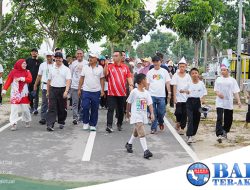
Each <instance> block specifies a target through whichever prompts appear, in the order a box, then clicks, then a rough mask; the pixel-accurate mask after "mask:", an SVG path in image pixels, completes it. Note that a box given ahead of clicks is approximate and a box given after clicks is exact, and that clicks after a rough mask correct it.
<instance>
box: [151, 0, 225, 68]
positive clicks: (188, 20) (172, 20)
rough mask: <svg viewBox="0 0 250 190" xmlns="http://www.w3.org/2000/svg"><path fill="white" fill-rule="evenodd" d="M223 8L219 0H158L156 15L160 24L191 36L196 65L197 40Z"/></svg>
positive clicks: (186, 36) (183, 35)
mask: <svg viewBox="0 0 250 190" xmlns="http://www.w3.org/2000/svg"><path fill="white" fill-rule="evenodd" d="M222 8H223V4H222V2H221V0H169V1H168V2H167V3H165V1H164V0H160V1H159V2H158V4H157V11H156V16H157V18H158V19H160V25H165V26H166V27H167V28H171V29H173V30H174V31H176V32H177V33H178V34H179V35H180V36H182V37H185V38H187V39H189V38H191V39H192V40H193V41H194V43H195V65H196V66H198V53H199V42H200V40H201V39H202V38H203V35H204V32H205V31H206V30H207V29H208V27H209V26H210V25H211V23H212V21H213V20H214V19H215V18H216V17H217V15H218V14H219V13H220V11H221V10H222Z"/></svg>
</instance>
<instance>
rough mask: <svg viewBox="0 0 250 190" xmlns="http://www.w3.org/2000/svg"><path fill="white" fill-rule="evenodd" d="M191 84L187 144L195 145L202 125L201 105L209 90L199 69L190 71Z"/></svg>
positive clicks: (188, 92)
mask: <svg viewBox="0 0 250 190" xmlns="http://www.w3.org/2000/svg"><path fill="white" fill-rule="evenodd" d="M190 75H191V79H192V81H191V83H190V84H189V85H188V89H187V91H186V93H187V97H188V98H187V104H186V105H187V117H188V126H187V133H186V135H187V143H188V144H191V143H194V142H195V140H194V136H195V135H196V132H197V130H198V126H199V123H200V118H201V113H200V111H199V109H200V108H201V103H204V96H205V95H207V89H206V87H205V85H204V83H203V82H202V81H200V79H199V70H198V69H197V68H192V69H191V70H190Z"/></svg>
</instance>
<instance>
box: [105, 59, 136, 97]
mask: <svg viewBox="0 0 250 190" xmlns="http://www.w3.org/2000/svg"><path fill="white" fill-rule="evenodd" d="M129 77H131V73H130V71H129V68H128V66H127V65H125V64H123V63H122V64H121V65H119V66H118V65H116V64H110V65H108V95H109V96H126V80H127V78H129Z"/></svg>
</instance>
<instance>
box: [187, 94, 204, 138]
mask: <svg viewBox="0 0 250 190" xmlns="http://www.w3.org/2000/svg"><path fill="white" fill-rule="evenodd" d="M200 107H201V101H200V98H188V99H187V118H188V125H187V134H186V135H187V136H188V137H190V136H194V135H196V132H197V130H198V127H199V123H200V119H201V113H200V112H199V109H200Z"/></svg>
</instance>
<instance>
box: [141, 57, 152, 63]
mask: <svg viewBox="0 0 250 190" xmlns="http://www.w3.org/2000/svg"><path fill="white" fill-rule="evenodd" d="M143 61H145V62H152V59H151V57H145V58H144V59H143Z"/></svg>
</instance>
